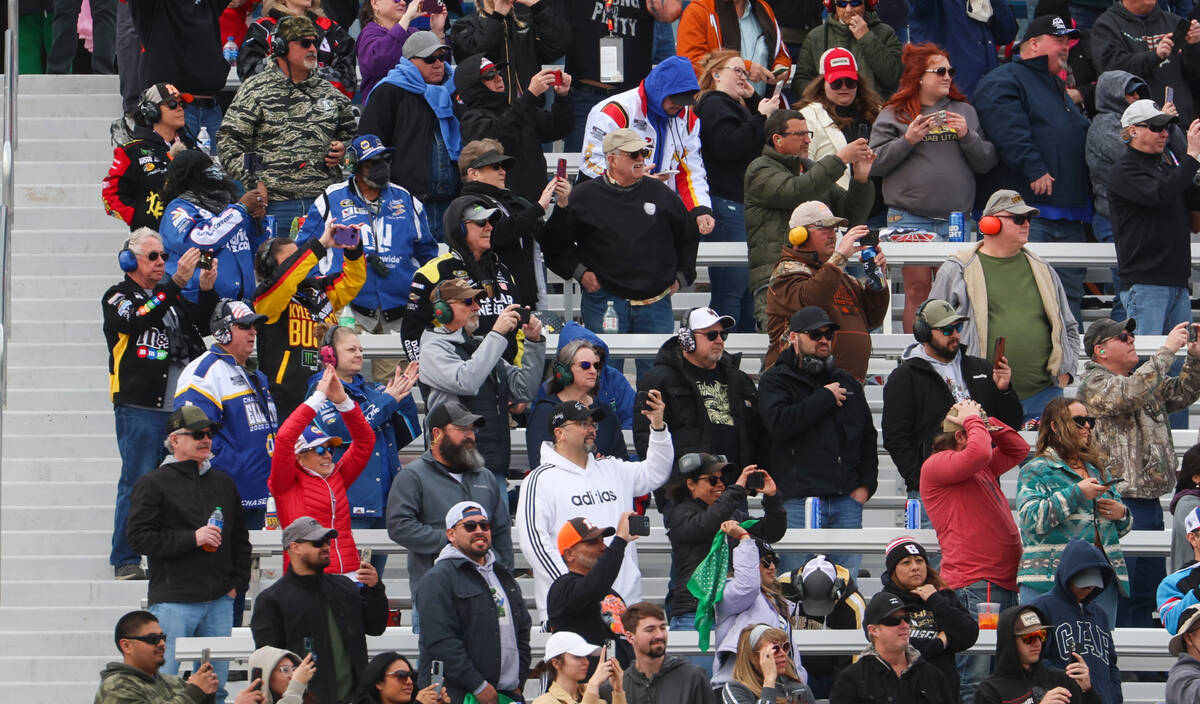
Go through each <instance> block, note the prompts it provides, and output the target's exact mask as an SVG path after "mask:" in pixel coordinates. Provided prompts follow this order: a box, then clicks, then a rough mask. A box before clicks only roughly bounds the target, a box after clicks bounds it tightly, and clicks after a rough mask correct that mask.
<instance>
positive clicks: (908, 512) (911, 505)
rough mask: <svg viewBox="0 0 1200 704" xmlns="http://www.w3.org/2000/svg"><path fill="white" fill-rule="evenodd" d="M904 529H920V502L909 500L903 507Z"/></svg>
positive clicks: (918, 500)
mask: <svg viewBox="0 0 1200 704" xmlns="http://www.w3.org/2000/svg"><path fill="white" fill-rule="evenodd" d="M904 527H905V528H907V529H908V530H917V529H918V528H920V527H921V500H920V499H909V500H908V503H906V504H905V505H904Z"/></svg>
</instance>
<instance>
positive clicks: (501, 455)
mask: <svg viewBox="0 0 1200 704" xmlns="http://www.w3.org/2000/svg"><path fill="white" fill-rule="evenodd" d="M507 345H508V340H507V339H506V338H505V337H504V336H503V335H501V334H500V333H498V332H495V331H492V332H490V333H488V334H487V335H485V336H484V337H483V338H482V339H480V338H479V337H474V336H468V335H467V334H466V330H465V329H463V328H459V329H458V330H455V331H454V332H446V329H445V328H438V329H436V330H426V331H425V333H424V334H423V335H421V352H422V355H421V383H422V384H425V385H426V386H428V387H429V393H428V394H426V395H425V407H426V408H433V407H434V406H436V405H437V404H439V403H441V402H442V401H443V400H446V399H447V398H454V397H457V398H458V400H459V401H462V403H463V405H465V406H466V407H467V408H468V409H469V410H470V411H471V412H472V413H475V414H477V415H481V416H483V417H484V418H485V419H486V421H487V424H486V425H484V426H483V427H482V428H478V429H477V430H476V432H475V442H476V443H477V445H478V448H479V451H480V452H481V453H483V458H484V461H485V462H486V466H487V468H488V469H490V470H492V472H494V473H496V474H505V473H507V472H508V467H509V463H510V462H511V460H512V453H511V452H510V450H511V448H512V441H511V439H510V437H509V433H508V407H509V404H519V403H527V402H528V401H529V400H530V399H532V398H533V392H534V391H535V390H536V389H537V385H538V381H540V380H541V376H542V370H543V369H544V367H543V363H544V362H545V359H546V341H545V339H544V338H543V339H542V340H539V341H537V342H533V341H531V340H528V339H526V340H525V346H524V348H523V351H522V352H521V354H520V356H519V358H518V360H517V362H518V364H519V366H518V365H516V364H509V363H508V362H506V361H504V360H503V359H501V355H502V354H503V353H504V350H505V348H506V347H507Z"/></svg>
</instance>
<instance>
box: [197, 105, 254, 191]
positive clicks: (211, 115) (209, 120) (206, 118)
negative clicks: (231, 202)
mask: <svg viewBox="0 0 1200 704" xmlns="http://www.w3.org/2000/svg"><path fill="white" fill-rule="evenodd" d="M222 119H223V116H222V115H221V108H219V107H217V106H216V105H214V106H212V107H210V108H202V107H199V106H196V105H192V104H186V105H184V106H183V120H184V129H186V130H187V131H188V134H189V135H191V137H192V139H195V138H196V137H199V136H200V128H201V127H207V128H208V136H209V138H210V139H212V148H213V154H214V155H215V154H216V153H217V130H219V129H221V120H222ZM197 146H199V145H197ZM250 185H251V186H253V185H254V184H250Z"/></svg>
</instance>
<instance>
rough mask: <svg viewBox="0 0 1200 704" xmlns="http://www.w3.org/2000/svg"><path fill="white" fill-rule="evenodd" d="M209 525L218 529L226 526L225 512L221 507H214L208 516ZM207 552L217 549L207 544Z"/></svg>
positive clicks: (205, 549)
mask: <svg viewBox="0 0 1200 704" xmlns="http://www.w3.org/2000/svg"><path fill="white" fill-rule="evenodd" d="M208 525H210V526H215V527H216V529H217V530H221V529H222V528H224V527H225V514H224V513H222V512H221V507H220V506H218V507H216V508H214V509H213V512H212V515H211V516H209V517H208ZM204 551H205V552H216V551H217V549H216V548H215V547H213V546H211V545H208V544H205V546H204Z"/></svg>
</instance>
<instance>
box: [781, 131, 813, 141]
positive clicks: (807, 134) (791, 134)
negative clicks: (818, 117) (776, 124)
mask: <svg viewBox="0 0 1200 704" xmlns="http://www.w3.org/2000/svg"><path fill="white" fill-rule="evenodd" d="M783 136H784V137H808V138H809V139H812V136H813V131H812V130H796V131H795V132H784V133H783Z"/></svg>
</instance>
